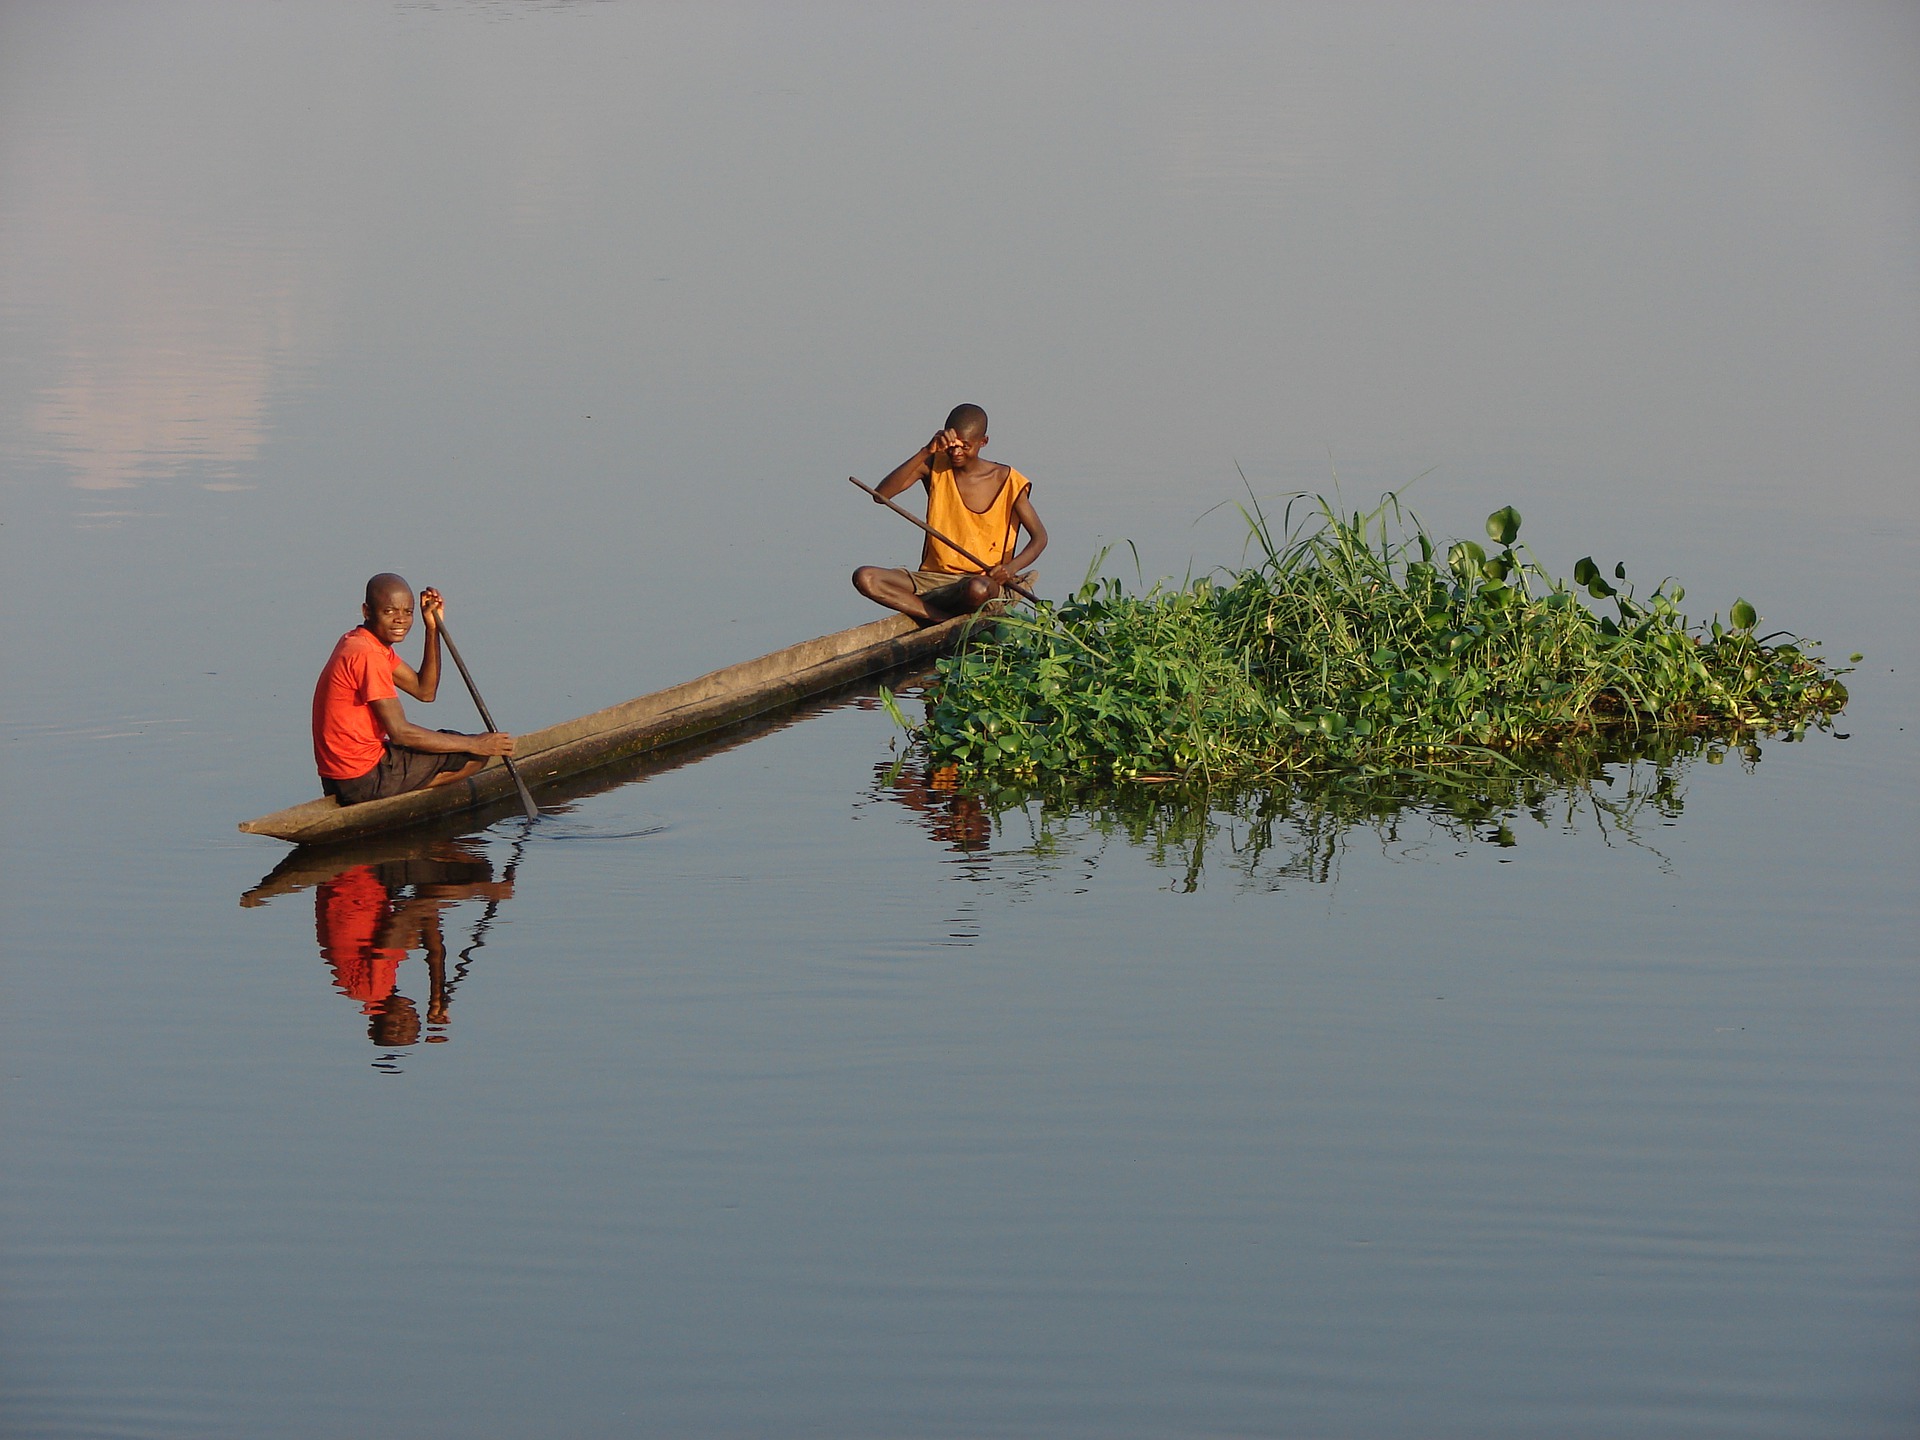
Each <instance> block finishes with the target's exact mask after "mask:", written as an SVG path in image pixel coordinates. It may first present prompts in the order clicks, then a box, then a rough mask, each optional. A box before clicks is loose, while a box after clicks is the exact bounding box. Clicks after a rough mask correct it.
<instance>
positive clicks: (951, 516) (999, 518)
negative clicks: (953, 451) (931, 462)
mask: <svg viewBox="0 0 1920 1440" xmlns="http://www.w3.org/2000/svg"><path fill="white" fill-rule="evenodd" d="M1031 488H1033V485H1032V482H1031V481H1030V480H1028V479H1027V477H1026V476H1024V475H1022V474H1021V473H1020V472H1019V471H1018V470H1016V469H1014V468H1013V467H1012V466H1011V465H1009V466H1008V467H1007V478H1006V479H1005V480H1004V481H1003V482H1002V483H1001V486H1000V493H999V494H998V495H996V496H994V497H993V503H992V504H991V505H989V506H987V508H986V509H985V510H970V509H968V508H967V502H966V501H965V500H963V499H962V498H961V497H960V487H959V486H958V485H957V484H955V483H954V479H953V470H952V469H951V468H950V467H947V468H942V469H938V470H934V471H933V472H932V473H931V474H929V475H928V477H927V524H929V525H931V526H932V527H933V528H934V529H936V530H938V531H939V532H940V533H941V534H942V535H945V536H948V537H950V538H951V539H952V540H953V541H954V542H955V543H956V544H958V545H960V546H961V547H962V548H963V549H967V550H971V551H972V552H973V553H974V554H975V555H978V556H979V557H980V558H981V559H982V560H984V561H986V562H987V564H988V565H998V564H999V563H1000V562H1001V561H1002V560H1005V559H1007V558H1009V557H1010V556H1011V555H1012V554H1013V550H1014V545H1013V542H1014V539H1015V537H1016V533H1017V532H1018V530H1019V528H1020V521H1019V517H1017V516H1016V515H1015V514H1014V513H1013V505H1014V502H1015V501H1016V500H1018V499H1019V498H1020V497H1021V496H1022V495H1024V494H1026V493H1027V491H1028V490H1030V489H1031ZM920 568H921V569H922V570H937V571H940V572H941V573H943V574H947V575H978V574H979V573H980V567H979V566H978V565H975V564H974V563H973V562H972V561H971V560H968V559H967V558H966V557H965V556H963V555H961V554H959V553H958V552H957V551H955V550H954V549H953V548H952V546H949V545H942V544H941V543H940V542H939V541H938V540H936V539H934V538H933V537H932V536H931V535H929V536H928V537H927V543H926V546H925V547H924V548H923V549H922V550H921V552H920Z"/></svg>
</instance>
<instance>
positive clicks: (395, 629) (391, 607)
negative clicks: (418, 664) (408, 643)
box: [360, 590, 413, 645]
mask: <svg viewBox="0 0 1920 1440" xmlns="http://www.w3.org/2000/svg"><path fill="white" fill-rule="evenodd" d="M360 613H361V614H362V615H364V616H366V617H367V628H368V629H369V630H371V631H372V632H373V633H374V635H375V636H376V637H377V638H378V639H380V640H382V641H384V642H386V643H387V644H388V645H398V644H399V643H400V642H401V641H402V640H404V639H406V638H407V632H408V631H410V630H411V629H413V592H412V591H411V590H389V591H387V592H386V593H385V594H383V595H381V596H379V597H378V599H377V600H376V601H375V602H374V603H373V604H371V605H362V606H361V607H360Z"/></svg>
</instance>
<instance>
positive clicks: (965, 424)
mask: <svg viewBox="0 0 1920 1440" xmlns="http://www.w3.org/2000/svg"><path fill="white" fill-rule="evenodd" d="M947 429H949V430H952V431H954V432H955V433H957V434H960V435H964V436H966V437H967V438H968V439H969V440H972V439H974V438H975V437H977V436H981V435H984V434H986V433H987V412H986V411H984V410H982V409H981V408H980V407H979V406H978V405H956V406H954V407H953V413H952V414H950V415H948V416H947Z"/></svg>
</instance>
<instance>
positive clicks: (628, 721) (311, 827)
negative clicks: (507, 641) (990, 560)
mask: <svg viewBox="0 0 1920 1440" xmlns="http://www.w3.org/2000/svg"><path fill="white" fill-rule="evenodd" d="M983 623H990V622H987V621H984V620H983V618H982V617H980V616H974V615H963V616H959V617H957V618H955V619H953V620H948V621H946V622H944V623H943V624H939V625H929V626H924V627H923V626H921V625H918V624H917V623H915V622H914V621H913V620H910V619H908V618H907V617H906V616H904V615H895V616H890V617H888V618H887V619H884V620H875V621H873V622H872V623H870V624H866V625H856V626H854V627H853V628H852V629H850V630H841V631H839V632H837V633H835V634H832V635H822V636H820V637H819V638H818V639H815V640H806V641H802V642H801V643H800V644H798V645H789V646H788V647H787V648H786V649H784V650H776V651H774V652H773V653H772V654H771V655H762V656H760V657H759V658H758V659H755V660H746V661H742V662H741V663H740V664H738V665H729V666H727V667H726V668H725V669H721V670H716V671H714V672H713V673H712V674H710V675H702V676H701V677H700V678H699V679H697V680H689V681H687V682H685V683H684V684H681V685H674V686H671V687H669V688H668V689H665V690H658V691H655V692H654V693H653V694H651V695H642V696H640V697H639V698H638V699H634V700H628V701H625V702H624V703H622V704H619V705H613V706H609V707H608V708H607V709H605V710H598V711H595V712H594V713H593V714H591V715H583V716H581V717H580V718H579V719H577V720H568V721H565V722H564V723H562V724H559V725H550V726H548V727H547V728H546V729H544V730H535V731H532V732H530V733H528V734H525V735H520V736H516V737H515V741H516V743H515V747H514V763H515V764H516V765H517V766H518V767H519V770H520V774H521V777H522V778H523V779H524V780H525V781H526V782H527V784H528V786H529V787H531V788H533V789H535V790H538V788H539V787H540V786H541V785H542V784H543V783H545V782H547V781H552V780H558V779H561V778H564V777H566V776H569V775H578V774H581V773H582V772H584V771H588V770H592V769H595V768H597V767H599V766H601V765H606V764H610V763H612V762H613V761H616V760H621V759H625V758H627V757H630V756H634V755H641V754H645V753H646V752H647V751H650V750H659V749H663V748H665V747H667V746H670V745H675V744H679V743H681V742H683V741H688V740H693V739H697V738H698V737H700V736H702V735H706V734H708V733H710V732H712V731H714V730H718V729H721V728H723V727H725V726H728V725H732V724H735V723H737V722H739V721H741V720H747V719H751V718H752V717H753V716H756V715H762V714H765V713H766V712H768V711H770V710H777V709H779V708H780V707H782V706H785V705H791V704H794V703H796V702H798V701H802V700H805V699H807V698H808V697H809V696H812V695H818V694H820V693H821V692H823V691H826V690H831V689H833V688H834V687H835V686H838V685H844V684H846V683H848V682H849V681H853V680H859V679H862V678H864V677H866V676H868V675H876V674H879V673H881V672H882V671H885V670H891V669H893V668H895V667H896V666H900V665H911V664H914V663H915V662H917V661H924V660H928V659H931V658H933V657H934V656H938V655H945V654H949V653H951V652H952V651H953V650H955V649H957V648H958V647H959V645H960V644H961V642H962V641H963V640H965V639H966V637H967V635H968V634H969V633H970V632H972V631H973V630H975V629H977V628H978V627H979V626H981V625H982V624H983ZM512 793H513V779H512V777H511V776H509V775H508V774H507V770H506V766H504V765H503V764H501V762H500V761H498V760H489V761H488V762H487V765H486V767H485V768H484V769H482V770H480V771H479V772H478V773H476V774H474V775H472V776H470V777H469V778H467V779H465V780H456V781H454V782H453V783H452V784H449V785H440V786H436V787H434V788H433V789H431V790H415V791H412V792H410V793H408V794H405V795H394V796H391V797H389V798H387V799H385V800H369V801H367V802H366V803H364V804H361V805H341V804H340V803H339V802H338V801H336V800H334V799H333V798H332V797H330V796H323V797H322V798H320V799H318V800H309V801H307V802H306V803H305V804H301V805H294V806H290V807H289V808H287V809H285V810H276V811H274V813H273V814H271V815H262V816H261V817H260V818H258V819H257V820H247V821H243V822H242V823H241V825H240V829H241V830H243V831H245V832H246V833H247V834H249V835H271V836H273V837H274V838H275V839H279V840H291V841H293V842H295V843H296V844H301V845H326V844H331V843H333V842H335V841H342V840H356V839H359V838H361V837H363V836H368V835H378V834H381V833H384V832H386V831H390V830H402V829H405V828H407V827H408V826H412V825H419V824H424V823H425V822H427V821H430V820H433V819H436V818H438V817H441V816H444V815H451V814H456V813H458V812H460V811H462V810H475V809H479V808H480V807H482V806H485V805H489V804H491V803H493V802H494V801H497V800H499V799H501V798H502V797H503V796H507V795H511V794H512Z"/></svg>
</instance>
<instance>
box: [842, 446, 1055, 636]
mask: <svg viewBox="0 0 1920 1440" xmlns="http://www.w3.org/2000/svg"><path fill="white" fill-rule="evenodd" d="M847 479H849V480H852V481H853V483H854V484H855V485H860V482H859V481H858V480H857V479H854V477H853V476H851V475H849V476H847ZM860 488H861V489H862V490H864V491H866V492H867V494H869V495H871V496H873V498H874V499H876V500H878V501H879V502H880V503H881V504H882V505H884V506H886V507H887V508H888V509H889V510H891V511H893V513H894V514H896V515H898V516H900V517H901V518H902V519H904V520H911V521H912V522H913V523H914V524H915V525H918V526H919V527H920V528H921V529H922V530H924V531H926V532H927V534H929V535H931V536H932V537H933V538H934V539H936V540H938V541H939V542H940V543H941V544H942V545H944V546H946V547H947V548H948V549H949V550H951V551H953V553H954V554H956V555H958V556H959V557H960V558H961V559H962V560H971V561H972V562H973V563H974V564H976V565H978V566H979V567H980V573H981V574H983V575H984V574H986V572H987V571H989V570H991V569H992V568H993V567H992V566H991V565H989V564H987V562H986V561H984V560H982V559H981V558H980V557H979V556H978V555H974V554H970V553H968V552H967V551H966V550H963V549H961V548H960V546H958V545H956V544H954V543H953V541H951V540H949V539H948V538H947V537H946V536H944V535H942V534H941V533H940V532H939V531H938V530H936V529H934V528H933V527H932V526H931V525H929V524H927V522H926V521H924V520H922V519H921V518H920V517H919V516H918V515H916V514H914V513H913V512H912V511H911V510H902V509H901V508H900V507H899V506H898V505H896V504H894V503H893V501H891V500H889V499H887V497H886V496H884V495H882V494H881V493H880V492H879V491H878V490H875V489H874V488H873V487H872V486H871V485H860ZM953 578H954V579H956V580H961V579H965V578H966V577H965V576H961V575H956V576H954V577H953ZM1005 588H1006V589H1008V590H1011V591H1013V593H1014V594H1016V595H1018V596H1019V597H1020V598H1021V599H1023V600H1027V601H1030V602H1031V603H1033V604H1035V605H1038V604H1039V603H1040V597H1039V596H1038V595H1036V594H1034V593H1033V592H1032V591H1031V590H1029V589H1027V588H1026V587H1025V586H1023V585H1016V584H1014V582H1013V581H1011V580H1009V581H1007V583H1006V586H1005Z"/></svg>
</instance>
